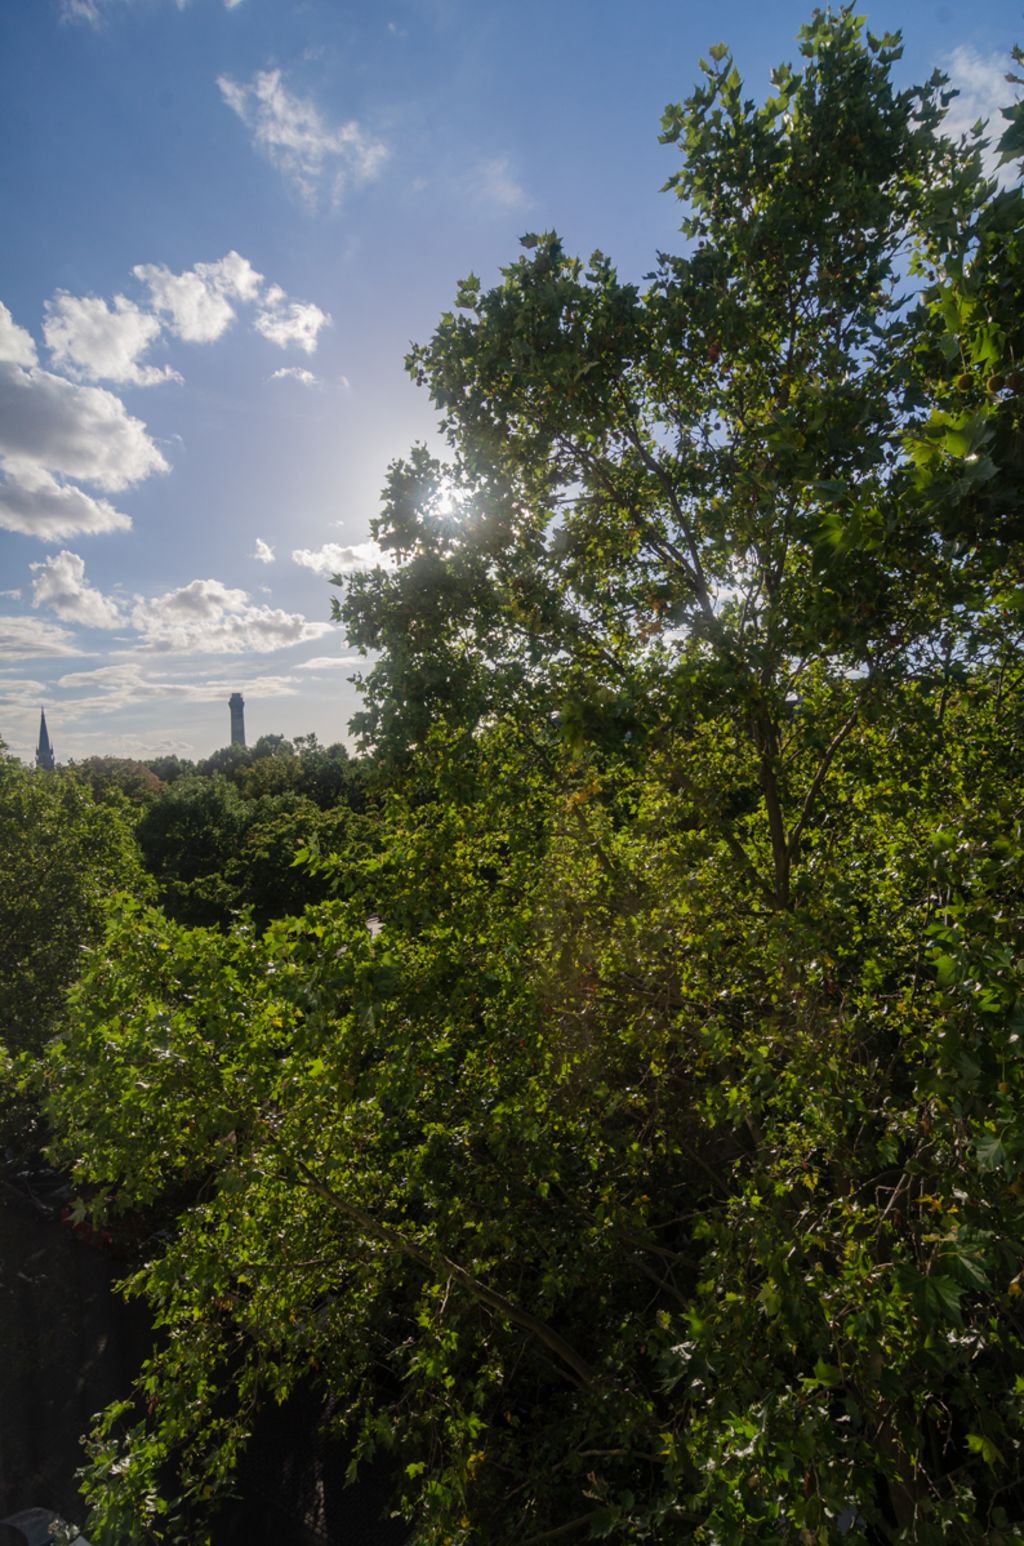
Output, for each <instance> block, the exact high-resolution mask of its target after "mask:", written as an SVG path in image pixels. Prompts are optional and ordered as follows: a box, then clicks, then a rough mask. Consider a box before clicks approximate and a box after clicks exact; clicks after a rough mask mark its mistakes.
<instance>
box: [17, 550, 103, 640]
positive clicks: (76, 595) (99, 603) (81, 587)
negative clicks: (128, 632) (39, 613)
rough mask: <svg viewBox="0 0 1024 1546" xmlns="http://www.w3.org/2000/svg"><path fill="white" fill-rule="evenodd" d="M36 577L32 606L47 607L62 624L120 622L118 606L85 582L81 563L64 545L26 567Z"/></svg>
mask: <svg viewBox="0 0 1024 1546" xmlns="http://www.w3.org/2000/svg"><path fill="white" fill-rule="evenodd" d="M29 567H30V568H31V569H32V571H33V573H34V574H35V576H36V578H35V580H34V581H33V584H32V605H33V606H34V607H42V606H45V607H49V609H50V611H51V612H56V614H57V616H58V617H59V618H62V619H63V621H64V622H66V623H81V624H82V626H83V627H85V628H118V627H120V625H121V623H122V622H123V621H124V619H123V617H122V613H121V608H120V607H119V606H118V604H117V602H116V601H115V600H114V599H113V597H111V596H104V595H103V593H102V591H98V590H96V588H95V587H94V586H92V585H90V584H89V582H88V580H87V579H86V578H85V562H84V560H83V559H81V558H80V557H79V555H78V554H77V553H69V552H68V550H67V548H64V549H62V551H61V552H60V553H57V554H55V555H54V556H52V557H50V558H47V559H44V560H43V561H41V562H40V563H38V564H31V565H30V566H29Z"/></svg>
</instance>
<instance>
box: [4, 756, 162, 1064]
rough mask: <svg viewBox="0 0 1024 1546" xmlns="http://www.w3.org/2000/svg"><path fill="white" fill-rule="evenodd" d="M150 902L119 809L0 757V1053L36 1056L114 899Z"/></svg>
mask: <svg viewBox="0 0 1024 1546" xmlns="http://www.w3.org/2000/svg"><path fill="white" fill-rule="evenodd" d="M119 891H125V892H131V893H134V894H135V895H136V896H141V897H145V896H149V895H151V887H150V886H149V885H148V884H147V877H146V875H145V873H144V871H143V868H142V864H141V862H140V858H139V854H138V850H137V848H136V846H135V842H134V838H133V834H132V823H131V820H130V819H129V817H128V815H127V814H126V813H125V812H124V811H123V810H121V809H116V808H111V807H109V806H105V805H102V804H99V803H97V801H95V800H94V799H93V798H92V797H91V795H90V793H89V790H88V789H86V788H83V787H82V786H81V784H79V782H78V781H77V780H76V779H74V778H72V777H70V776H69V775H68V774H65V773H55V774H52V775H49V776H45V777H40V776H37V775H35V774H34V773H30V772H29V771H28V770H27V769H25V768H24V767H22V766H21V764H20V763H18V762H17V761H15V759H14V758H13V757H8V756H6V755H4V753H3V750H2V747H0V1050H2V1049H3V1048H5V1047H6V1049H7V1051H8V1052H23V1051H39V1050H40V1049H41V1047H42V1046H43V1043H44V1042H45V1041H46V1040H47V1039H48V1038H49V1037H50V1036H52V1035H53V1034H54V1033H55V1031H56V1030H57V1027H58V1025H59V1024H60V1017H61V1013H62V1010H63V1004H64V996H65V994H66V992H67V990H68V988H69V987H70V986H71V984H72V983H73V982H74V981H75V979H76V978H77V977H78V976H79V974H80V971H81V967H82V957H83V952H84V951H86V950H87V949H88V948H89V947H90V946H95V945H97V944H98V943H99V942H100V941H101V940H102V938H103V933H104V928H105V923H106V912H105V903H106V902H107V901H109V899H110V898H111V897H112V896H113V895H114V894H115V893H117V892H119Z"/></svg>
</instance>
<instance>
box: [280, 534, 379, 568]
mask: <svg viewBox="0 0 1024 1546" xmlns="http://www.w3.org/2000/svg"><path fill="white" fill-rule="evenodd" d="M292 560H293V562H294V563H296V564H300V565H301V566H302V568H303V569H312V571H313V573H314V574H322V575H324V576H325V577H326V576H329V575H332V574H351V573H352V571H353V570H355V569H370V568H372V567H373V566H374V565H375V564H383V563H385V562H386V558H385V555H384V554H383V553H382V552H381V550H380V548H379V547H378V546H377V544H376V543H375V542H357V543H354V544H353V545H352V546H351V547H343V546H342V544H341V543H340V542H325V543H324V545H323V547H320V548H293V549H292Z"/></svg>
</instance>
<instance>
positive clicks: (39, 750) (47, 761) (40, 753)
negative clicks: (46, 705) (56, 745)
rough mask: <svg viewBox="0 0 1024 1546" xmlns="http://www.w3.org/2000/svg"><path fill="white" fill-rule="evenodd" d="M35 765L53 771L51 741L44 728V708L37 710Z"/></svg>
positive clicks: (46, 770)
mask: <svg viewBox="0 0 1024 1546" xmlns="http://www.w3.org/2000/svg"><path fill="white" fill-rule="evenodd" d="M36 767H37V768H43V769H44V771H45V772H47V773H52V772H53V742H52V741H51V740H50V736H49V732H48V731H47V729H46V710H45V709H40V710H39V745H38V746H37V747H36Z"/></svg>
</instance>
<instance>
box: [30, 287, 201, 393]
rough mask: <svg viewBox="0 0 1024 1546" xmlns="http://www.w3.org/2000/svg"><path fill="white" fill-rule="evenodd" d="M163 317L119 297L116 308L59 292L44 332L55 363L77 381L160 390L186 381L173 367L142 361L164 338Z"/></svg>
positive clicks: (49, 309)
mask: <svg viewBox="0 0 1024 1546" xmlns="http://www.w3.org/2000/svg"><path fill="white" fill-rule="evenodd" d="M161 331H162V325H161V322H160V318H159V317H157V316H155V315H154V314H153V313H152V312H150V311H141V310H140V309H139V307H138V306H136V305H135V302H134V301H129V300H127V299H126V298H125V297H124V296H123V295H115V296H114V304H113V307H110V306H108V305H107V303H106V301H104V300H102V299H101V298H100V297H98V296H94V295H69V294H68V293H67V291H66V290H58V291H57V294H56V295H55V296H54V298H53V300H51V301H47V303H46V321H45V322H44V323H43V333H44V335H45V337H46V342H47V344H48V345H49V349H50V353H51V355H52V356H53V363H54V364H55V365H56V366H57V367H58V368H60V369H62V370H65V371H67V373H68V374H69V375H72V376H83V377H87V378H90V379H92V380H94V381H95V380H99V379H105V380H107V381H124V382H129V383H131V385H133V386H154V385H155V384H156V383H157V382H158V381H180V380H181V377H180V376H179V375H178V373H177V371H174V370H171V368H170V366H167V365H164V366H158V365H140V363H139V359H140V356H142V355H143V354H145V353H146V350H147V349H148V348H149V346H150V344H152V343H153V342H154V340H155V339H156V338H158V337H159V336H160V333H161Z"/></svg>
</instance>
